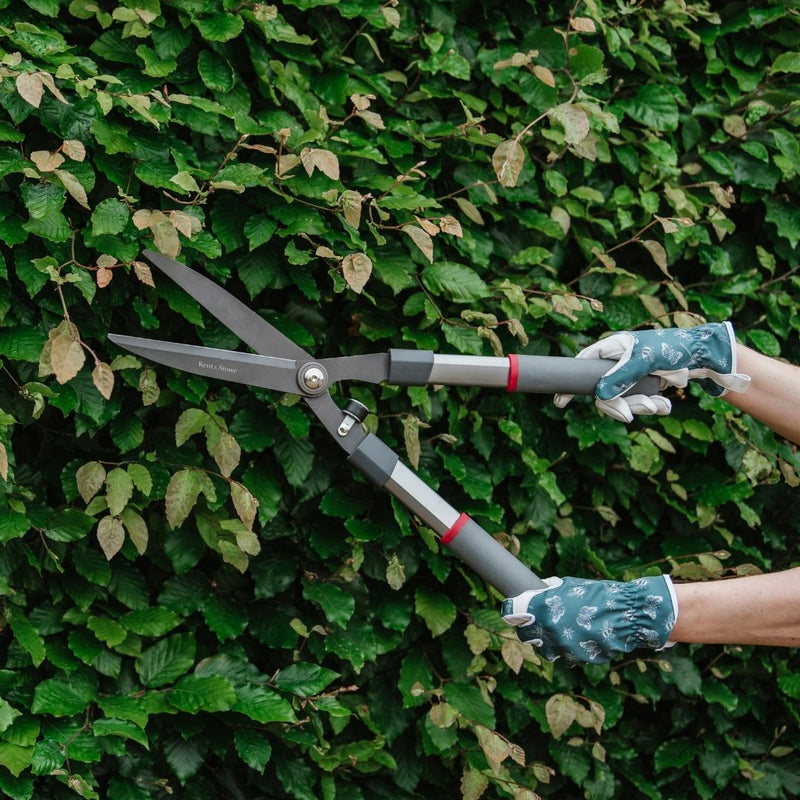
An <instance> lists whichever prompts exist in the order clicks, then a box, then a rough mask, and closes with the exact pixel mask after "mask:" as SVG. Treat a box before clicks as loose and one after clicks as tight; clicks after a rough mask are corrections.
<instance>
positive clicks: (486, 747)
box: [474, 725, 511, 775]
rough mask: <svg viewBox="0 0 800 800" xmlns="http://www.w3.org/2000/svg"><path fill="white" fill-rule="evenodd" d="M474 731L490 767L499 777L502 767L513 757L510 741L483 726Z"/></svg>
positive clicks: (476, 727) (477, 726)
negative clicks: (504, 762)
mask: <svg viewBox="0 0 800 800" xmlns="http://www.w3.org/2000/svg"><path fill="white" fill-rule="evenodd" d="M474 730H475V735H476V736H477V737H478V743H479V744H480V746H481V749H482V750H483V754H484V755H485V756H486V760H487V761H488V762H489V766H490V767H491V768H492V771H493V772H494V774H495V775H499V774H500V765H501V764H502V763H503V761H505V760H506V759H507V758H508V757H509V756H510V755H511V747H510V745H509V743H508V741H506V739H504V738H503V737H502V736H500V734H499V733H495V732H494V731H490V730H489V729H488V728H486V727H484V726H483V725H476V726H475V728H474Z"/></svg>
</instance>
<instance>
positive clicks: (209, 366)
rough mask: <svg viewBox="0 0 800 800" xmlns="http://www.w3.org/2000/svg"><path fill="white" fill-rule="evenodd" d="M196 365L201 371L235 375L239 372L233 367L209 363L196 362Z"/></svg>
mask: <svg viewBox="0 0 800 800" xmlns="http://www.w3.org/2000/svg"><path fill="white" fill-rule="evenodd" d="M197 365H198V366H199V367H201V368H202V369H215V370H217V372H228V373H230V374H231V375H235V374H236V373H237V372H238V371H239V370H238V369H234V368H233V367H226V366H225V365H224V364H212V363H211V362H210V361H198V362H197Z"/></svg>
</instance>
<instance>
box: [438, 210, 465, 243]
mask: <svg viewBox="0 0 800 800" xmlns="http://www.w3.org/2000/svg"><path fill="white" fill-rule="evenodd" d="M439 229H440V230H441V231H442V233H449V234H450V235H451V236H457V237H459V238H461V237H462V236H463V235H464V231H463V230H462V229H461V223H460V222H459V221H458V220H457V219H456V218H455V217H452V216H450V215H449V214H448V215H447V216H444V217H442V218H441V219H440V220H439Z"/></svg>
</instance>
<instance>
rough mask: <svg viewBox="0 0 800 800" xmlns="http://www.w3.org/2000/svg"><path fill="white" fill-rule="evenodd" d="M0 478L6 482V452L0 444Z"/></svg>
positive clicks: (4, 447)
mask: <svg viewBox="0 0 800 800" xmlns="http://www.w3.org/2000/svg"><path fill="white" fill-rule="evenodd" d="M0 478H2V479H3V480H4V481H6V480H8V450H7V449H6V446H5V445H4V444H3V443H2V442H0Z"/></svg>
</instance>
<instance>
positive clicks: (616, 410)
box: [595, 394, 672, 423]
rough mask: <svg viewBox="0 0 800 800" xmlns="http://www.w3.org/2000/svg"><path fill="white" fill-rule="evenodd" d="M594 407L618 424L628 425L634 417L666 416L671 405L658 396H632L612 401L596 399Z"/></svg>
mask: <svg viewBox="0 0 800 800" xmlns="http://www.w3.org/2000/svg"><path fill="white" fill-rule="evenodd" d="M595 405H596V406H597V408H598V409H600V411H602V412H603V413H604V414H606V415H608V416H609V417H613V418H614V419H617V420H619V421H620V422H625V423H629V422H632V421H633V418H634V416H636V415H639V414H641V415H645V416H649V415H657V416H666V415H667V414H669V413H670V411H672V403H671V402H670V401H669V400H668V399H667V398H666V397H662V396H661V395H659V394H656V395H645V394H632V395H628V396H627V397H616V398H614V399H613V400H601V399H600V398H597V399H596V400H595Z"/></svg>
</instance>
